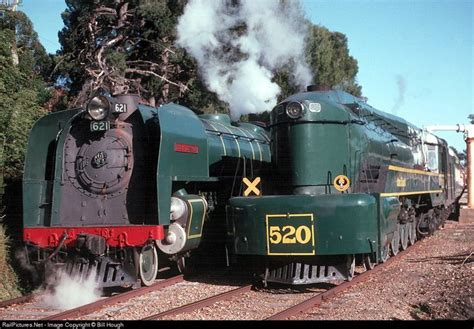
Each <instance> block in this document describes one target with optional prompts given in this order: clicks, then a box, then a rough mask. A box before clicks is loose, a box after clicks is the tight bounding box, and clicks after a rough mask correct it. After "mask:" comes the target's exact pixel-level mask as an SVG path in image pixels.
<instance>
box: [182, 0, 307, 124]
mask: <svg viewBox="0 0 474 329" xmlns="http://www.w3.org/2000/svg"><path fill="white" fill-rule="evenodd" d="M306 34H307V30H306V24H305V20H304V17H303V14H302V12H301V9H300V7H299V4H298V2H295V1H288V2H282V1H277V0H240V1H239V4H237V5H236V4H235V1H227V0H215V1H208V0H191V1H190V2H189V3H188V4H187V6H186V8H185V10H184V14H183V16H181V17H180V19H179V22H178V40H177V43H178V45H179V46H181V47H183V48H185V49H186V50H187V51H188V52H189V53H190V54H191V55H192V56H193V57H194V58H195V59H196V60H197V62H198V65H199V69H200V74H201V76H202V78H203V80H204V82H205V84H206V86H207V87H208V88H209V90H211V91H214V92H215V93H217V95H218V96H219V98H220V99H221V100H223V101H225V102H227V103H228V104H229V106H230V109H231V116H232V119H234V120H237V119H238V118H239V117H240V116H241V115H244V114H247V113H261V112H265V111H269V110H271V109H272V108H273V107H274V106H275V105H276V102H277V96H278V94H279V93H280V88H279V86H278V85H277V84H276V83H274V82H273V81H272V78H273V76H272V72H273V71H274V70H276V69H280V68H282V67H284V66H286V65H291V66H292V70H291V71H292V77H291V78H292V79H293V80H294V82H295V83H296V84H297V85H298V86H300V87H305V86H306V85H309V84H311V81H312V75H311V71H310V69H309V67H308V65H307V64H306V60H305V37H306Z"/></svg>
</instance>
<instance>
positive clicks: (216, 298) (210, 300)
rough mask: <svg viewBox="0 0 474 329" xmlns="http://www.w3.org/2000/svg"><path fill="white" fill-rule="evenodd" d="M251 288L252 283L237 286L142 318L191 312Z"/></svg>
mask: <svg viewBox="0 0 474 329" xmlns="http://www.w3.org/2000/svg"><path fill="white" fill-rule="evenodd" d="M251 289H252V285H248V286H243V287H240V288H237V289H233V290H230V291H227V292H224V293H222V294H218V295H215V296H211V297H208V298H205V299H202V300H198V301H197V302H194V303H190V304H186V305H183V306H179V307H176V308H173V309H171V310H168V311H165V312H161V313H158V314H154V315H151V316H149V317H146V318H143V319H142V320H158V319H161V318H163V317H165V316H169V315H177V314H180V313H185V312H192V311H194V310H197V309H200V308H204V307H206V306H209V305H212V304H214V303H216V302H219V301H222V300H227V299H230V298H231V297H233V296H236V295H240V294H243V293H245V292H247V291H250V290H251Z"/></svg>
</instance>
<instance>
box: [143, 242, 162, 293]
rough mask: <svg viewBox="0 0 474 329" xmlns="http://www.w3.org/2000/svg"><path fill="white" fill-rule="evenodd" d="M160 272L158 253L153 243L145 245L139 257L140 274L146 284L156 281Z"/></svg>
mask: <svg viewBox="0 0 474 329" xmlns="http://www.w3.org/2000/svg"><path fill="white" fill-rule="evenodd" d="M157 273H158V254H157V252H156V248H155V246H154V245H153V244H147V245H145V246H144V247H143V248H142V250H141V252H140V258H139V276H140V280H141V281H142V283H143V284H144V285H145V286H150V285H151V284H153V283H154V282H155V279H156V274H157Z"/></svg>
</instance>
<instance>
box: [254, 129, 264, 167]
mask: <svg viewBox="0 0 474 329" xmlns="http://www.w3.org/2000/svg"><path fill="white" fill-rule="evenodd" d="M252 137H253V138H255V136H254V135H252ZM255 143H257V146H258V150H259V152H260V161H262V160H263V156H262V148H261V147H260V143H259V142H258V140H255Z"/></svg>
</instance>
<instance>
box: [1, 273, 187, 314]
mask: <svg viewBox="0 0 474 329" xmlns="http://www.w3.org/2000/svg"><path fill="white" fill-rule="evenodd" d="M181 281H183V275H177V276H174V277H172V278H169V279H166V280H163V281H158V282H156V283H154V284H153V285H151V286H149V287H142V288H138V289H135V290H130V291H127V292H124V293H121V294H117V295H113V296H110V297H107V298H103V299H100V300H98V301H96V302H93V303H89V304H86V305H83V306H80V307H76V308H73V309H70V310H66V311H59V312H58V311H57V310H54V309H51V308H48V307H44V306H41V305H40V304H39V305H38V304H35V300H38V299H40V298H41V296H40V295H38V294H36V295H35V294H31V295H26V296H23V297H19V298H15V299H11V300H7V301H4V302H2V303H0V308H8V307H10V306H16V307H15V308H14V310H13V311H12V313H14V314H15V316H16V317H15V320H18V319H19V318H20V317H21V316H22V315H23V316H24V317H26V318H25V320H46V321H47V320H50V321H52V320H66V319H68V320H70V319H76V318H78V317H81V316H84V315H87V314H89V313H92V312H94V311H96V310H97V309H98V308H100V307H104V306H107V305H112V304H116V303H120V302H122V301H125V300H129V299H131V298H134V297H138V296H141V295H144V294H147V293H150V292H152V291H156V290H159V289H162V288H165V287H169V286H171V285H174V284H176V283H179V282H181ZM7 311H8V309H7ZM2 313H3V315H5V312H2V311H1V310H0V317H2ZM45 315H46V316H45ZM3 319H5V318H3ZM12 320H13V319H12Z"/></svg>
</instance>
